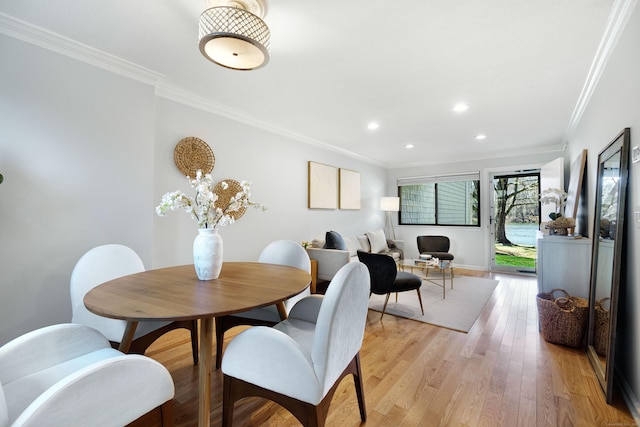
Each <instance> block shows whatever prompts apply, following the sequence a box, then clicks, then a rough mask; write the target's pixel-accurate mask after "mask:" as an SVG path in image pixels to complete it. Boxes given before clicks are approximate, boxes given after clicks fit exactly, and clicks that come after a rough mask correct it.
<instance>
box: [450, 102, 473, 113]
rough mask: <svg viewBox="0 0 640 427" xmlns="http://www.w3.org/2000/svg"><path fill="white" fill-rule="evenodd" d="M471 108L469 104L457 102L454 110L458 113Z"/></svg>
mask: <svg viewBox="0 0 640 427" xmlns="http://www.w3.org/2000/svg"><path fill="white" fill-rule="evenodd" d="M468 109H469V106H468V105H467V104H462V103H460V104H456V106H455V107H453V111H455V112H456V113H462V112H463V111H467V110H468Z"/></svg>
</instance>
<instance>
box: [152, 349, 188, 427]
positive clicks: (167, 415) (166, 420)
mask: <svg viewBox="0 0 640 427" xmlns="http://www.w3.org/2000/svg"><path fill="white" fill-rule="evenodd" d="M196 363H197V362H196ZM160 416H161V417H162V420H161V423H162V427H172V426H173V399H170V400H168V401H166V402H165V403H163V404H162V406H161V407H160Z"/></svg>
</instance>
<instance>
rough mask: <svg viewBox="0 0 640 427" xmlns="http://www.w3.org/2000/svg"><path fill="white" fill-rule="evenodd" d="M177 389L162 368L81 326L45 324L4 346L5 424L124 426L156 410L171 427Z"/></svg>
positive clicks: (0, 419) (0, 407)
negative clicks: (120, 348)
mask: <svg viewBox="0 0 640 427" xmlns="http://www.w3.org/2000/svg"><path fill="white" fill-rule="evenodd" d="M174 394H175V387H174V384H173V380H172V378H171V374H170V373H169V371H167V369H166V368H165V367H164V366H162V365H161V364H160V363H158V362H156V361H155V360H153V359H150V358H148V357H145V356H141V355H134V354H131V355H127V354H123V353H121V352H120V351H118V350H115V349H113V348H112V347H111V344H110V343H109V341H108V340H107V339H106V338H105V337H104V336H103V335H102V334H100V333H99V332H98V331H96V330H95V329H92V328H89V327H87V326H84V325H78V324H71V323H67V324H60V325H53V326H48V327H44V328H41V329H38V330H35V331H32V332H29V333H27V334H24V335H22V336H20V337H18V338H16V339H14V340H12V341H10V342H8V343H7V344H5V345H3V346H2V347H0V427H47V426H50V427H57V426H101V427H121V426H124V425H127V424H130V423H131V422H133V421H135V420H137V419H139V418H140V417H142V416H143V415H145V414H148V413H149V412H152V411H159V416H160V417H161V420H162V423H163V425H164V426H171V425H173V417H172V413H171V412H172V409H171V406H172V399H173V396H174ZM154 415H155V414H154Z"/></svg>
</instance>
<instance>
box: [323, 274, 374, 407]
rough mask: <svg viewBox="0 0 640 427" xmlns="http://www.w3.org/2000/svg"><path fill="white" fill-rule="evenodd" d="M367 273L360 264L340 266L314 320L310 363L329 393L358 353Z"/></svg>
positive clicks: (367, 303)
mask: <svg viewBox="0 0 640 427" xmlns="http://www.w3.org/2000/svg"><path fill="white" fill-rule="evenodd" d="M369 286H370V285H369V273H368V272H367V267H366V266H365V265H364V264H362V263H360V262H351V263H349V264H346V265H345V266H343V267H342V268H341V269H340V270H338V272H337V273H336V275H335V276H334V277H333V280H331V283H330V284H329V287H328V288H327V291H326V293H325V295H324V297H323V300H322V305H321V306H320V311H319V313H318V319H317V321H316V328H315V336H314V339H313V349H312V351H311V360H312V361H313V364H314V369H315V371H316V377H317V378H318V380H319V381H321V384H323V385H324V387H323V388H324V390H323V395H326V393H327V392H328V391H329V389H330V388H331V387H332V386H333V384H334V383H335V381H336V380H337V379H338V378H339V377H340V375H341V374H342V372H343V371H344V369H345V368H346V367H347V365H348V364H349V363H350V362H351V360H352V359H353V358H354V357H355V355H356V354H357V353H358V351H360V347H361V346H362V339H363V337H364V327H365V324H366V320H367V311H368V307H369Z"/></svg>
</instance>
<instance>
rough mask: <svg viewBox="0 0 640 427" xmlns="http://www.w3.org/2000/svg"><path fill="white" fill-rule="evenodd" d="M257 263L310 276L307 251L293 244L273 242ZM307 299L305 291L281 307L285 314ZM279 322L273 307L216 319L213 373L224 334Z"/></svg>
mask: <svg viewBox="0 0 640 427" xmlns="http://www.w3.org/2000/svg"><path fill="white" fill-rule="evenodd" d="M258 262H263V263H267V264H278V265H287V266H290V267H295V268H299V269H300V270H304V271H306V272H307V273H311V260H310V259H309V255H308V254H307V251H306V250H305V249H304V248H303V247H302V246H300V243H298V242H294V241H293V240H276V241H275V242H271V243H269V244H268V245H267V246H266V247H265V248H264V249H263V250H262V252H261V253H260V257H259V258H258ZM308 295H311V291H310V289H309V288H308V287H307V288H306V289H305V290H304V291H302V292H301V293H299V294H298V295H296V296H294V297H291V298H289V299H288V300H286V301H285V302H284V305H285V310H286V311H287V313H289V311H290V310H291V307H293V306H294V305H295V303H296V302H297V301H299V300H300V299H302V298H303V297H305V296H308ZM282 320H283V319H281V318H280V314H279V313H278V310H277V308H276V306H275V305H271V306H268V307H262V308H256V309H253V310H250V311H245V312H243V313H238V314H233V315H230V316H218V317H216V369H220V366H221V364H222V351H223V343H224V333H225V332H226V331H228V330H229V329H231V328H233V327H235V326H241V325H248V326H274V325H276V324H277V323H279V322H280V321H282Z"/></svg>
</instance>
